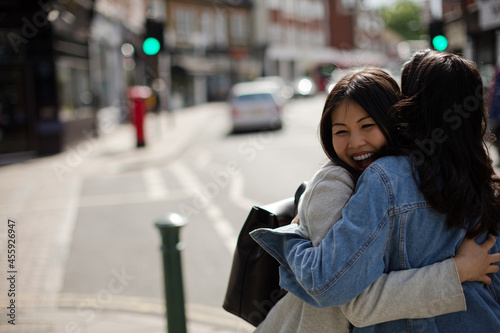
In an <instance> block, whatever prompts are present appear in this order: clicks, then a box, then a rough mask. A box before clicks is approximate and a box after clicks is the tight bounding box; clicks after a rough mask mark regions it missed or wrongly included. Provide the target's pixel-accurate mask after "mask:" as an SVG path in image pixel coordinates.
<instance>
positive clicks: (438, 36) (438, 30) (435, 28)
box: [429, 20, 448, 51]
mask: <svg viewBox="0 0 500 333" xmlns="http://www.w3.org/2000/svg"><path fill="white" fill-rule="evenodd" d="M429 39H430V42H431V44H432V46H433V47H434V49H435V50H436V51H444V50H446V48H447V47H448V39H447V38H446V37H445V35H444V22H443V20H434V21H432V22H431V23H430V24H429Z"/></svg>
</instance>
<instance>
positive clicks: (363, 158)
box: [352, 153, 373, 161]
mask: <svg viewBox="0 0 500 333" xmlns="http://www.w3.org/2000/svg"><path fill="white" fill-rule="evenodd" d="M371 156H373V153H367V154H363V155H359V156H353V157H352V159H353V160H355V161H361V160H365V159H367V158H368V157H371Z"/></svg>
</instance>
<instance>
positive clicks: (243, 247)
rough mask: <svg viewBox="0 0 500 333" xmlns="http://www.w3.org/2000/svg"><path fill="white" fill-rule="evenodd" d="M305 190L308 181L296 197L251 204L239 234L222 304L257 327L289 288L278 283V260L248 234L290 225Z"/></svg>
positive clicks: (302, 185)
mask: <svg viewBox="0 0 500 333" xmlns="http://www.w3.org/2000/svg"><path fill="white" fill-rule="evenodd" d="M304 190H305V183H303V184H301V185H300V187H299V188H298V189H297V191H296V193H295V197H291V198H288V199H285V200H281V201H278V202H275V203H272V204H269V205H266V206H263V207H256V206H254V207H252V209H251V210H250V213H249V214H248V217H247V219H246V221H245V223H244V224H243V227H242V229H241V232H240V235H239V237H238V242H237V244H236V250H235V252H234V257H233V265H232V267H231V273H230V275H229V283H228V287H227V291H226V297H225V299H224V303H223V305H222V307H223V308H224V309H225V310H226V311H228V312H230V313H232V314H234V315H236V316H238V317H240V318H242V319H244V320H246V321H247V322H249V323H250V324H252V325H254V326H258V325H259V324H260V323H261V322H262V321H263V320H264V319H265V318H266V316H267V314H268V313H269V311H270V310H271V309H272V307H273V306H274V305H275V304H276V303H277V302H278V301H279V300H280V299H281V298H282V297H283V296H285V294H286V290H284V289H282V288H281V287H280V285H279V263H278V262H277V261H276V259H274V258H273V257H272V256H271V255H270V254H268V253H267V252H266V251H264V250H263V249H262V248H261V247H260V246H259V245H258V244H257V243H256V242H255V241H254V240H253V239H252V238H251V237H250V235H249V233H250V232H251V231H253V230H255V229H258V228H278V227H280V226H284V225H287V224H289V223H290V222H291V221H292V219H293V218H294V217H295V216H296V215H297V205H298V200H299V198H300V196H301V195H302V193H303V192H304Z"/></svg>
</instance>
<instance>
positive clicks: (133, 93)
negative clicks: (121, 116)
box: [127, 86, 153, 147]
mask: <svg viewBox="0 0 500 333" xmlns="http://www.w3.org/2000/svg"><path fill="white" fill-rule="evenodd" d="M152 94H153V91H152V90H151V88H149V87H145V86H132V87H130V88H128V90H127V97H128V99H129V103H130V104H129V105H130V108H131V110H130V118H131V119H130V120H131V121H132V124H134V126H135V130H136V134H137V135H136V136H137V147H144V146H145V145H146V141H145V139H144V118H145V117H146V113H147V108H146V100H147V99H148V98H151V96H152Z"/></svg>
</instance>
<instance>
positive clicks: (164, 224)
mask: <svg viewBox="0 0 500 333" xmlns="http://www.w3.org/2000/svg"><path fill="white" fill-rule="evenodd" d="M185 225H186V219H185V218H184V217H183V216H182V215H179V214H176V213H171V214H168V215H166V216H164V217H162V218H160V219H159V220H158V221H157V222H156V223H155V226H156V227H157V228H158V229H159V230H160V233H161V238H162V244H163V245H162V248H161V249H162V252H163V274H164V275H163V277H164V284H165V306H166V308H167V311H166V312H167V328H168V330H167V332H169V333H186V332H187V329H186V314H185V307H184V287H183V282H182V266H181V256H180V251H182V247H183V245H182V242H180V241H179V230H180V229H181V227H183V226H185Z"/></svg>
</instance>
